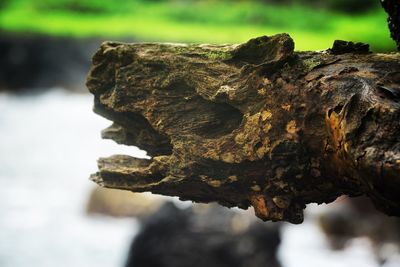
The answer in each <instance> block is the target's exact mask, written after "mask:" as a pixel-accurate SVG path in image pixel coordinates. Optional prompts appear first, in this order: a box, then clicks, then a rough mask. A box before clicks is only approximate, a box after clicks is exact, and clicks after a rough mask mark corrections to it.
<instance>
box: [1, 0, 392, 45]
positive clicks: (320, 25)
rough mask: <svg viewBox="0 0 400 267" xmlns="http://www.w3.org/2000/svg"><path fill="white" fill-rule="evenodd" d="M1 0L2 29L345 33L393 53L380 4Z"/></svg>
mask: <svg viewBox="0 0 400 267" xmlns="http://www.w3.org/2000/svg"><path fill="white" fill-rule="evenodd" d="M3 1H4V2H3V3H2V4H1V7H0V8H1V9H0V29H1V30H2V31H7V32H24V33H26V32H29V33H41V34H50V35H57V36H73V37H93V36H97V37H99V36H100V37H107V38H112V39H114V40H118V39H122V38H134V39H135V40H140V41H168V42H196V43H199V42H201V43H204V42H206V43H238V42H244V41H246V40H248V39H250V38H253V37H256V36H261V35H273V34H276V33H282V32H287V33H289V34H290V35H291V36H292V37H293V39H294V40H295V43H296V50H322V49H326V48H329V47H331V45H332V43H333V41H334V40H335V39H342V40H351V41H356V42H365V43H369V44H370V45H371V48H372V50H373V51H395V45H394V42H393V41H392V40H391V39H390V35H389V31H388V29H387V24H386V14H385V13H384V11H383V9H381V8H379V7H377V8H374V9H372V10H370V11H368V12H366V13H362V14H357V15H349V14H344V13H339V12H333V11H328V10H323V9H315V8H311V7H306V6H302V5H299V4H293V5H289V6H283V5H277V4H266V3H261V2H252V1H229V2H228V1H155V0H153V1H144V0H130V1H128V0H114V1H111V0H109V1H98V0H80V1H77V0H40V1H38V0H3Z"/></svg>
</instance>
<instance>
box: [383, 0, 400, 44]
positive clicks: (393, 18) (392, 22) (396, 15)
mask: <svg viewBox="0 0 400 267" xmlns="http://www.w3.org/2000/svg"><path fill="white" fill-rule="evenodd" d="M380 2H381V5H382V7H383V9H385V11H386V13H387V14H388V17H387V22H388V26H389V30H390V36H391V37H392V39H393V40H394V41H395V42H396V44H397V49H398V50H400V0H380Z"/></svg>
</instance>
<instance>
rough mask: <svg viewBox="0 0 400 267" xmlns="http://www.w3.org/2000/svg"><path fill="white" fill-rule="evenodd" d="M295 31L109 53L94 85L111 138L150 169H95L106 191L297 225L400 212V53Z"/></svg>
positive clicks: (96, 68) (134, 165)
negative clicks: (323, 208)
mask: <svg viewBox="0 0 400 267" xmlns="http://www.w3.org/2000/svg"><path fill="white" fill-rule="evenodd" d="M293 49H294V42H293V40H292V39H291V38H290V37H289V35H287V34H280V35H275V36H272V37H267V36H263V37H259V38H255V39H252V40H250V41H248V42H247V43H244V44H241V45H181V44H154V43H153V44H122V43H112V42H106V43H103V44H102V46H101V48H100V50H99V51H98V52H97V53H96V54H95V56H94V58H93V66H92V69H91V71H90V74H89V76H88V80H87V86H88V88H89V90H90V92H92V93H93V94H94V96H95V106H94V111H95V112H97V113H98V114H100V115H102V116H104V117H106V118H108V119H110V120H112V121H114V123H113V125H112V126H111V127H109V128H108V129H106V130H104V132H103V137H104V138H111V139H113V140H115V141H116V142H118V143H121V144H127V145H135V146H138V147H140V148H142V149H145V150H146V151H147V152H148V154H149V155H150V156H151V157H152V158H151V159H150V160H147V159H137V158H133V157H130V156H122V155H117V156H112V157H109V158H101V159H99V172H97V173H96V174H93V175H92V176H91V179H92V180H93V181H95V182H97V183H98V184H100V185H102V186H105V187H110V188H119V189H125V190H131V191H135V192H142V191H151V192H153V193H157V194H164V195H171V196H179V197H180V198H181V199H184V200H193V201H196V202H212V201H217V202H218V203H220V204H221V205H224V206H227V207H234V206H237V207H240V208H244V209H245V208H247V207H249V206H253V207H254V209H255V213H256V215H257V216H258V217H260V218H261V219H263V220H273V221H279V220H286V221H289V222H292V223H300V222H302V220H303V209H304V208H305V204H307V203H311V202H316V203H323V202H331V201H333V200H335V199H336V198H337V197H338V196H340V195H342V194H347V195H350V196H358V195H363V194H365V195H367V196H368V197H370V198H371V199H372V201H373V202H374V203H375V205H376V206H377V207H378V208H379V209H380V210H382V211H384V212H386V213H387V214H390V215H400V142H399V141H400V134H399V133H400V87H399V85H400V54H398V53H390V54H371V53H369V52H368V51H367V49H366V47H365V45H362V44H354V43H350V42H349V43H347V42H336V43H335V45H334V47H333V48H332V49H331V50H328V51H322V52H294V51H293Z"/></svg>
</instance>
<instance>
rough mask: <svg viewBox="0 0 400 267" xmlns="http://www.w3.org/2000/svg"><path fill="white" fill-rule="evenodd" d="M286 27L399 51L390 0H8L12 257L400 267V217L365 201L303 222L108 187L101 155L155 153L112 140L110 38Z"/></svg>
mask: <svg viewBox="0 0 400 267" xmlns="http://www.w3.org/2000/svg"><path fill="white" fill-rule="evenodd" d="M282 32H287V33H289V34H290V35H291V36H292V37H293V38H294V40H295V44H296V50H323V49H327V48H329V47H331V45H332V43H333V41H334V40H335V39H344V40H351V41H358V42H365V43H369V44H370V45H371V49H372V50H373V51H375V52H390V51H395V44H394V42H393V41H392V40H391V39H390V35H389V31H388V28H387V24H386V15H385V13H384V11H383V9H382V8H381V7H380V3H379V0H325V1H322V0H320V1H318V0H281V1H278V0H231V1H228V0H225V1H217V0H148V1H145V0H113V1H111V0H109V1H100V0H79V1H78V0H41V1H36V0H1V1H0V229H1V230H0V266H2V267H22V266H46V267H47V266H49V267H50V266H52V267H53V266H59V267H64V266H65V267H67V266H68V267H70V266H75V267H91V266H96V267H119V266H121V267H123V266H126V267H131V266H136V267H143V266H148V267H152V266H155V267H164V266H165V267H167V266H168V267H169V266H171V267H172V266H173V267H181V266H182V267H183V266H189V265H191V266H192V267H197V266H199V267H200V266H210V267H213V266H218V267H221V266H246V267H261V266H271V267H272V266H282V267H295V266H307V267H312V266H322V265H323V266H356V265H359V266H366V267H370V266H371V267H375V266H400V250H399V245H400V222H399V219H396V218H389V217H386V216H384V215H382V214H380V213H378V212H376V211H375V210H374V208H373V207H372V206H371V204H370V203H369V202H368V201H367V200H365V199H363V198H359V199H355V200H350V199H349V198H347V197H345V196H343V197H341V198H340V199H338V200H337V201H336V202H335V203H333V204H330V205H321V206H317V205H309V206H308V208H307V211H306V219H305V222H304V223H303V224H302V225H296V226H295V225H290V224H285V223H274V224H272V223H263V222H261V221H258V220H256V219H255V217H254V214H253V211H252V210H249V211H240V210H237V209H231V210H229V209H226V208H221V207H217V206H215V205H192V204H191V203H190V202H189V203H188V202H180V201H179V200H177V199H174V198H167V197H161V196H154V195H151V194H133V193H130V192H123V191H115V190H107V189H101V188H98V187H96V186H95V185H94V184H93V183H92V182H90V181H89V180H88V177H89V174H90V173H93V172H95V171H96V169H97V167H96V159H97V158H98V157H101V156H109V155H112V154H128V155H133V156H136V157H146V153H145V151H141V150H139V149H138V148H135V147H126V146H121V145H116V144H114V143H112V141H110V140H101V139H100V131H101V130H102V129H104V128H106V127H107V126H109V124H110V122H108V121H107V120H105V119H103V118H101V117H99V116H97V115H95V114H94V113H93V112H92V111H91V107H92V101H93V99H92V97H91V96H90V95H89V93H88V92H87V90H86V88H85V85H84V83H85V76H86V74H87V72H88V70H89V67H90V58H91V56H92V55H93V53H94V52H95V51H96V49H97V48H98V47H99V45H100V43H101V42H102V41H105V40H114V41H125V42H143V41H167V42H197V43H199V42H206V43H238V42H244V41H247V40H248V39H250V38H253V37H256V36H261V35H273V34H276V33H282Z"/></svg>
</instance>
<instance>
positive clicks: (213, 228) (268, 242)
mask: <svg viewBox="0 0 400 267" xmlns="http://www.w3.org/2000/svg"><path fill="white" fill-rule="evenodd" d="M249 218H251V217H250V216H246V215H244V214H243V213H238V212H235V211H232V210H228V209H224V208H222V207H219V206H216V205H214V206H212V205H210V206H206V205H197V206H195V207H194V208H186V209H179V208H177V207H176V206H175V205H174V204H173V203H171V202H169V203H166V204H165V205H164V206H162V207H161V208H160V209H159V210H158V211H157V212H155V213H154V214H153V215H152V216H150V217H149V218H148V219H147V220H145V221H144V222H143V224H144V226H143V228H142V229H141V231H140V232H139V234H138V235H137V237H136V238H135V239H134V242H133V243H132V246H131V248H130V251H129V257H128V260H127V263H126V265H125V267H149V266H151V267H187V266H191V267H204V266H207V267H232V266H235V267H245V266H246V267H265V266H268V267H279V266H280V264H279V262H278V260H277V257H276V252H277V249H278V246H279V243H280V233H279V224H274V225H271V224H267V223H261V222H258V221H257V222H255V221H249Z"/></svg>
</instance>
